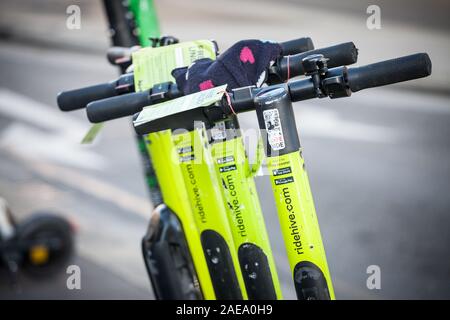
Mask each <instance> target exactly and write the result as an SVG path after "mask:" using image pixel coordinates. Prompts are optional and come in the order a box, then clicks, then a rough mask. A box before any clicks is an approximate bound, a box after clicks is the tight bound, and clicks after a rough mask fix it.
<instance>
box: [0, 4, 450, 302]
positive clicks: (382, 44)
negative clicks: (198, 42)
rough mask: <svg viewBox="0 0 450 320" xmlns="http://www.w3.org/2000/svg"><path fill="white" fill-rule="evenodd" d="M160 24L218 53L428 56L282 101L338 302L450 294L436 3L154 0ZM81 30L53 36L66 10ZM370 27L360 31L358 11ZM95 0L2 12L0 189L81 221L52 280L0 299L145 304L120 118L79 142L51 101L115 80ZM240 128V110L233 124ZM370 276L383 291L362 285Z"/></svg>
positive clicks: (282, 267)
mask: <svg viewBox="0 0 450 320" xmlns="http://www.w3.org/2000/svg"><path fill="white" fill-rule="evenodd" d="M155 2H156V7H157V13H158V16H159V18H160V23H161V30H162V33H163V34H165V35H173V36H176V37H178V38H179V39H181V40H194V39H200V38H214V39H216V40H217V41H218V43H219V46H220V49H221V51H224V50H225V49H226V48H228V47H229V46H231V45H232V44H233V43H234V42H236V41H238V40H241V39H246V38H263V39H272V40H277V41H286V40H289V39H293V38H298V37H302V36H309V37H311V38H312V39H313V41H314V44H315V46H316V48H319V47H323V46H329V45H332V44H337V43H340V42H346V41H354V42H355V44H356V46H357V47H358V48H359V49H360V51H359V52H360V54H359V64H360V65H362V64H366V63H370V62H375V61H378V60H384V59H389V58H393V57H397V56H402V55H407V54H410V53H415V52H428V53H429V55H430V57H431V60H432V62H433V74H432V76H431V77H429V78H426V79H422V80H416V81H412V82H407V83H403V84H398V85H393V86H390V87H388V88H378V89H372V90H368V91H363V92H361V93H356V94H355V95H353V96H352V97H351V98H349V99H340V100H333V101H331V100H320V101H307V102H302V103H297V104H295V110H296V115H297V124H298V131H299V134H300V137H301V141H302V145H303V147H304V156H305V159H306V162H307V166H308V168H309V176H310V180H311V187H312V190H313V193H314V197H315V201H316V209H317V213H318V217H319V221H320V225H321V230H322V235H323V239H324V244H325V247H326V250H327V256H328V262H329V267H330V271H331V274H332V277H333V280H334V285H335V291H336V297H337V298H338V299H420V298H422V299H431V298H437V299H449V298H450V233H449V229H450V139H449V138H450V64H449V63H448V54H449V52H450V38H449V31H450V17H449V12H450V2H449V1H445V0H428V1H417V0H414V1H411V0H408V1H407V0H397V1H388V0H371V1H366V0H363V1H361V0H339V1H331V0H328V1H327V0H283V1H269V0H248V1H245V2H244V1H238V0H228V1H206V0H190V1H181V0H164V1H162V0H156V1H155ZM71 4H76V5H78V6H79V7H80V9H81V29H79V30H77V29H75V30H70V29H68V28H67V27H66V20H67V17H68V15H67V14H66V8H67V6H69V5H71ZM371 4H375V5H378V6H379V7H380V9H381V29H379V30H377V29H375V30H369V29H368V27H367V25H366V20H367V18H368V17H369V14H367V13H366V9H367V7H368V6H369V5H371ZM108 45H109V38H108V33H107V24H106V19H105V15H104V13H103V10H102V3H101V1H87V0H84V1H66V0H64V1H62V0H43V1H33V0H15V1H12V0H3V1H1V2H0V70H1V72H0V74H1V75H2V76H1V77H0V195H1V196H2V197H4V198H6V199H7V200H8V201H9V203H10V206H11V208H12V210H13V211H14V214H15V215H16V216H17V217H18V219H23V218H25V217H26V216H27V215H29V214H31V213H32V212H34V211H36V210H50V211H54V212H57V213H60V214H62V215H64V216H66V217H69V218H71V219H73V220H75V221H76V222H77V224H78V226H79V231H78V235H77V255H76V257H75V259H74V262H73V263H74V264H77V265H79V266H80V268H81V276H82V278H81V290H68V289H67V288H66V279H67V275H66V274H61V275H60V276H57V277H55V278H53V279H51V280H47V281H36V280H33V279H29V278H27V277H24V276H23V277H21V279H20V288H16V289H12V288H11V287H10V286H9V285H8V281H7V280H6V279H5V276H4V275H3V276H2V275H0V298H9V299H20V298H40V299H47V298H64V299H78V298H87V299H91V298H92V299H101V298H113V299H115V298H125V299H129V298H136V299H152V298H153V293H152V291H151V288H150V283H149V280H148V277H147V275H146V271H145V267H144V264H143V260H142V257H141V251H140V239H141V237H142V235H143V234H144V232H145V229H146V226H147V221H148V219H149V215H150V212H151V204H150V202H149V200H148V197H147V190H146V186H145V183H144V179H143V175H142V168H141V166H140V165H141V164H140V159H139V155H138V153H137V149H136V147H135V142H134V139H133V135H132V133H133V129H132V127H131V125H130V121H129V119H122V120H117V121H113V122H111V123H108V124H107V125H106V126H105V129H104V130H103V132H102V133H101V135H100V137H99V138H98V139H97V140H96V142H95V143H94V144H93V145H89V146H82V145H80V141H81V139H82V137H83V136H84V134H85V133H86V132H87V130H88V129H89V124H88V122H87V120H86V118H85V114H84V113H83V112H82V111H80V112H75V113H64V114H63V113H62V112H60V111H59V109H58V108H57V106H56V94H57V93H58V92H59V91H62V90H66V89H71V88H77V87H81V86H86V85H90V84H95V83H99V82H105V81H109V80H111V79H114V78H115V77H116V76H117V70H116V69H115V68H114V67H112V66H110V65H109V64H108V63H107V61H106V59H105V57H104V54H105V51H106V49H107V48H108ZM240 118H241V123H242V126H243V127H248V128H250V127H254V126H255V125H256V121H255V120H256V119H255V114H254V113H252V112H251V113H248V114H245V115H243V116H242V117H240ZM257 184H258V190H259V192H260V199H261V202H262V207H263V208H264V214H265V217H266V223H267V226H268V228H269V235H270V238H271V241H272V249H273V251H274V255H275V259H276V263H277V267H278V272H279V276H280V280H281V282H282V288H283V292H284V296H285V298H288V299H293V298H295V292H294V290H293V286H292V283H291V279H290V271H289V266H288V264H287V259H286V255H285V252H284V248H283V243H282V239H281V235H280V233H279V225H278V220H277V217H276V213H275V212H276V211H275V206H274V203H273V200H272V195H271V190H270V183H269V181H268V177H258V178H257ZM370 265H378V266H379V267H380V269H381V289H380V290H369V289H368V288H367V286H366V279H367V277H368V276H369V275H368V274H367V273H366V270H367V267H368V266H370Z"/></svg>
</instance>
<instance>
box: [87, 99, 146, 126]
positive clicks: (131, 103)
mask: <svg viewBox="0 0 450 320" xmlns="http://www.w3.org/2000/svg"><path fill="white" fill-rule="evenodd" d="M150 104H151V102H150V95H149V91H142V92H134V93H129V94H124V95H121V96H117V97H112V98H108V99H102V100H97V101H93V102H91V103H89V104H88V106H87V108H86V112H87V116H88V119H89V121H90V122H92V123H98V122H103V121H108V120H112V119H118V118H122V117H126V116H131V115H133V114H135V113H136V112H139V111H141V110H142V108H144V107H145V106H148V105H150Z"/></svg>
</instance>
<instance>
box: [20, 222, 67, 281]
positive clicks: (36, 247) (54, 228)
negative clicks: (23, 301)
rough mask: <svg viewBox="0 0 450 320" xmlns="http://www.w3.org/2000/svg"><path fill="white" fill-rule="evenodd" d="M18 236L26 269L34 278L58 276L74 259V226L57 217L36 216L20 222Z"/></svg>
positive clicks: (23, 264) (24, 268)
mask: <svg viewBox="0 0 450 320" xmlns="http://www.w3.org/2000/svg"><path fill="white" fill-rule="evenodd" d="M16 235H17V239H18V240H19V244H20V248H21V252H22V255H23V257H22V267H23V270H24V271H25V272H26V273H28V274H29V275H31V276H35V277H49V276H52V275H55V274H58V273H59V272H61V271H62V270H64V269H65V268H66V267H67V265H68V263H69V261H70V260H71V258H72V256H73V252H74V232H73V229H72V226H71V225H70V224H69V222H68V221H67V220H66V219H64V218H62V217H60V216H58V215H54V214H49V213H37V214H34V215H32V216H31V217H30V218H28V219H26V220H24V221H23V222H21V223H19V225H18V226H17V233H16Z"/></svg>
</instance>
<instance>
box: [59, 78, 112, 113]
mask: <svg viewBox="0 0 450 320" xmlns="http://www.w3.org/2000/svg"><path fill="white" fill-rule="evenodd" d="M116 95H117V92H116V85H115V83H113V82H108V83H102V84H97V85H95V86H90V87H85V88H81V89H75V90H70V91H63V92H60V93H59V94H58V97H57V103H58V107H59V109H61V110H62V111H72V110H77V109H83V108H86V106H87V104H88V103H89V102H92V101H95V100H99V99H104V98H109V97H114V96H116Z"/></svg>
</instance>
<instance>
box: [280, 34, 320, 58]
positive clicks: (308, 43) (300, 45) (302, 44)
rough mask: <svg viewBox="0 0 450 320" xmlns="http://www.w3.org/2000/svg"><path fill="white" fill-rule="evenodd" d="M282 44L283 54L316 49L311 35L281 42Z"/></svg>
mask: <svg viewBox="0 0 450 320" xmlns="http://www.w3.org/2000/svg"><path fill="white" fill-rule="evenodd" d="M280 46H281V55H282V56H287V55H292V54H297V53H301V52H305V51H310V50H313V49H314V44H313V42H312V40H311V38H309V37H305V38H298V39H294V40H290V41H286V42H281V43H280Z"/></svg>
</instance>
